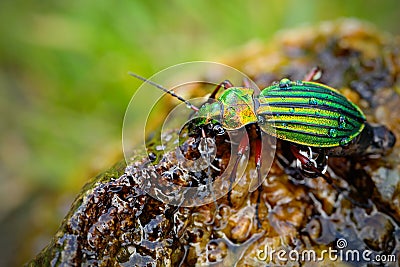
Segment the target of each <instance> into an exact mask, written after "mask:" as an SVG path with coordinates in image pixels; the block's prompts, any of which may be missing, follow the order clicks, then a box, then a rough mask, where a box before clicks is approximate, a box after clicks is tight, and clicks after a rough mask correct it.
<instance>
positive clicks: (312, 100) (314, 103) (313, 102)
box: [308, 97, 318, 105]
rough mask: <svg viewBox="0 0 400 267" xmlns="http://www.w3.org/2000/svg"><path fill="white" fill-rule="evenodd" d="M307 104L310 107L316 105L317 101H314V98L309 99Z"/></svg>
mask: <svg viewBox="0 0 400 267" xmlns="http://www.w3.org/2000/svg"><path fill="white" fill-rule="evenodd" d="M308 103H309V104H310V105H318V101H317V99H315V98H314V97H311V98H310V99H309V100H308Z"/></svg>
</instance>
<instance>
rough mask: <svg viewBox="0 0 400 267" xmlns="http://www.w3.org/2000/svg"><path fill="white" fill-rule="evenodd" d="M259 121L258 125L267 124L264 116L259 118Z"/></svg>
mask: <svg viewBox="0 0 400 267" xmlns="http://www.w3.org/2000/svg"><path fill="white" fill-rule="evenodd" d="M257 120H258V123H261V124H262V123H264V122H265V118H264V117H263V116H257Z"/></svg>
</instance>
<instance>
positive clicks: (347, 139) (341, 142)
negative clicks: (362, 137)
mask: <svg viewBox="0 0 400 267" xmlns="http://www.w3.org/2000/svg"><path fill="white" fill-rule="evenodd" d="M349 142H350V138H348V137H344V138H342V139H341V140H340V142H339V144H340V145H341V146H345V145H347V144H348V143H349Z"/></svg>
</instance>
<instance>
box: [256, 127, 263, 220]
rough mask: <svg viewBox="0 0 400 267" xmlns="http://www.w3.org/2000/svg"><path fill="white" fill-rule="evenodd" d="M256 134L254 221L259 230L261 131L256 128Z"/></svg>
mask: <svg viewBox="0 0 400 267" xmlns="http://www.w3.org/2000/svg"><path fill="white" fill-rule="evenodd" d="M256 132H257V139H256V140H255V150H256V151H255V156H254V159H255V165H256V171H257V179H258V181H257V182H258V185H259V186H258V188H257V191H258V195H257V203H256V220H257V226H258V228H261V226H262V225H261V221H260V214H259V206H260V203H261V193H262V189H263V187H262V184H261V164H262V160H261V158H262V142H261V129H260V127H258V126H256Z"/></svg>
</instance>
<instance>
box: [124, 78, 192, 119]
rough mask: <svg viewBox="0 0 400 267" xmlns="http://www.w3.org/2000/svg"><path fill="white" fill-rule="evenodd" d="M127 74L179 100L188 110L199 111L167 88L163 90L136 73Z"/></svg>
mask: <svg viewBox="0 0 400 267" xmlns="http://www.w3.org/2000/svg"><path fill="white" fill-rule="evenodd" d="M128 74H129V75H131V76H133V77H135V78H137V79H139V80H141V81H144V82H146V83H148V84H151V85H153V86H154V87H157V88H158V89H160V90H161V91H164V92H165V93H167V94H170V95H172V96H173V97H175V98H177V99H179V100H180V101H182V102H183V103H185V104H186V106H187V107H188V108H190V109H193V110H194V111H196V112H197V111H199V108H198V107H196V106H194V105H192V104H191V103H190V102H189V101H187V100H186V99H184V98H182V97H180V96H179V95H177V94H175V93H174V92H173V91H172V90H168V89H167V88H165V87H163V86H161V85H159V84H158V83H155V82H153V81H150V80H148V79H146V78H144V77H142V76H140V75H138V74H136V73H133V72H128Z"/></svg>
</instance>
